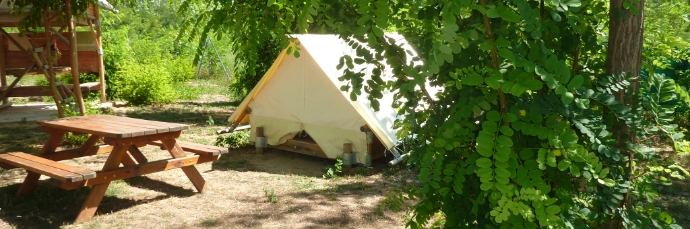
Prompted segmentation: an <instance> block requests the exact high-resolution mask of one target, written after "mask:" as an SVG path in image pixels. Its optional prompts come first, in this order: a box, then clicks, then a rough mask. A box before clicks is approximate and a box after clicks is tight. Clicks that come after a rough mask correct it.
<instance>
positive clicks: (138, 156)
mask: <svg viewBox="0 0 690 229" xmlns="http://www.w3.org/2000/svg"><path fill="white" fill-rule="evenodd" d="M128 151H129V153H130V154H131V155H132V157H134V160H136V161H137V162H138V163H139V164H145V163H147V162H149V160H148V159H146V156H144V154H143V153H141V150H139V148H137V146H136V145H131V146H129V149H128Z"/></svg>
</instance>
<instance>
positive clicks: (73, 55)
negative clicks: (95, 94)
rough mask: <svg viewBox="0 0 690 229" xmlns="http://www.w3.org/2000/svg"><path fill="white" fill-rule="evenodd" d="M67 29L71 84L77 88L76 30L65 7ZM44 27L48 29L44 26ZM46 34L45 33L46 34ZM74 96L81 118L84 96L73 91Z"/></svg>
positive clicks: (77, 55) (71, 17) (83, 111)
mask: <svg viewBox="0 0 690 229" xmlns="http://www.w3.org/2000/svg"><path fill="white" fill-rule="evenodd" d="M67 12H68V13H67V25H68V26H67V27H69V38H70V55H71V56H70V67H72V83H73V84H74V87H76V88H78V87H79V54H78V53H77V29H76V27H75V25H74V21H75V20H74V15H73V14H72V13H71V11H70V9H69V7H67ZM46 27H48V26H47V25H46ZM46 34H47V33H46ZM75 95H76V96H77V98H76V99H77V105H78V106H79V112H80V113H81V115H82V116H84V115H86V105H84V96H83V95H82V94H81V90H75Z"/></svg>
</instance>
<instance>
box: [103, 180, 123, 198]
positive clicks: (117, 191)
mask: <svg viewBox="0 0 690 229" xmlns="http://www.w3.org/2000/svg"><path fill="white" fill-rule="evenodd" d="M127 187H129V184H127V183H126V182H125V181H123V180H115V181H113V182H110V185H109V186H108V190H106V191H105V196H110V197H116V196H119V195H123V194H124V193H125V189H126V188H127Z"/></svg>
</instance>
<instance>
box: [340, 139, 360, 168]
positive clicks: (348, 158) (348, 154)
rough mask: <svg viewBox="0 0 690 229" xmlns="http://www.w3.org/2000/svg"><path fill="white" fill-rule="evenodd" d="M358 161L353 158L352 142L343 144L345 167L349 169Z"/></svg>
mask: <svg viewBox="0 0 690 229" xmlns="http://www.w3.org/2000/svg"><path fill="white" fill-rule="evenodd" d="M354 163H357V162H356V161H353V160H352V143H344V144H343V168H344V169H345V170H349V169H350V168H352V164H354Z"/></svg>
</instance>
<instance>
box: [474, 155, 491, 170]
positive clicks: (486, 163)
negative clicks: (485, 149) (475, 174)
mask: <svg viewBox="0 0 690 229" xmlns="http://www.w3.org/2000/svg"><path fill="white" fill-rule="evenodd" d="M475 163H476V164H477V166H478V167H479V168H490V167H491V166H492V165H493V164H494V163H493V162H492V161H491V160H490V159H488V158H485V157H482V158H479V159H477V161H476V162H475Z"/></svg>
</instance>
